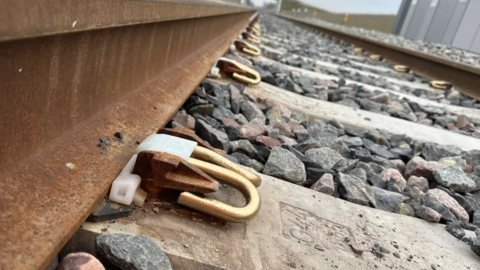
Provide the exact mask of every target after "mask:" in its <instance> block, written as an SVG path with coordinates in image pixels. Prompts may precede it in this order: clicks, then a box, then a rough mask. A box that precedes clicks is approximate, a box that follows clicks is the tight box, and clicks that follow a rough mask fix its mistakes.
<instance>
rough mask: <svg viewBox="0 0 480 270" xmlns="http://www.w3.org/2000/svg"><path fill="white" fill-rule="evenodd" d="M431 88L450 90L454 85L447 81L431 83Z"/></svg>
mask: <svg viewBox="0 0 480 270" xmlns="http://www.w3.org/2000/svg"><path fill="white" fill-rule="evenodd" d="M429 84H430V86H431V87H433V88H436V89H441V90H449V89H451V88H452V86H453V85H452V84H451V83H449V82H446V81H430V83H429Z"/></svg>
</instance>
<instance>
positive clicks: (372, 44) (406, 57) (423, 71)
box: [275, 14, 480, 100]
mask: <svg viewBox="0 0 480 270" xmlns="http://www.w3.org/2000/svg"><path fill="white" fill-rule="evenodd" d="M275 15H277V16H278V17H280V18H283V19H286V20H289V21H292V22H294V23H296V24H298V25H300V26H303V27H307V28H309V29H312V30H314V31H320V32H322V33H323V34H325V35H327V36H330V37H332V38H334V39H337V40H342V41H344V42H346V43H350V44H354V45H355V46H357V47H361V48H363V49H365V50H366V51H368V52H369V53H371V54H380V55H382V56H383V57H384V58H385V59H387V60H388V61H390V62H393V63H396V64H401V65H407V66H409V67H411V68H412V69H413V71H414V72H415V73H417V74H419V75H421V76H424V77H426V78H429V79H436V80H445V81H449V82H450V83H452V84H453V85H454V86H455V89H457V90H459V91H461V92H462V93H464V94H465V95H467V96H470V97H472V98H476V99H477V100H480V89H479V88H478V86H479V85H480V68H478V67H474V66H470V65H466V64H462V63H459V62H456V61H452V60H448V59H445V58H442V57H438V56H434V55H431V54H426V53H422V52H418V51H414V50H410V49H406V48H403V47H399V46H396V45H392V44H388V43H385V42H382V41H379V40H374V39H370V38H365V37H360V36H357V35H354V34H351V33H346V32H343V31H341V30H338V29H334V28H331V27H326V26H323V25H319V24H315V23H313V22H307V21H303V20H299V19H296V18H293V17H290V16H286V15H280V14H275Z"/></svg>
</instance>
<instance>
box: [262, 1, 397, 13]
mask: <svg viewBox="0 0 480 270" xmlns="http://www.w3.org/2000/svg"><path fill="white" fill-rule="evenodd" d="M253 2H254V3H255V4H257V5H260V6H262V5H263V3H265V2H271V1H268V0H253ZM301 2H303V3H306V4H309V5H312V6H316V7H319V8H322V9H326V10H328V11H331V12H337V13H338V12H340V13H343V12H348V13H375V14H396V13H397V11H398V7H399V6H400V3H401V2H402V0H302V1H301Z"/></svg>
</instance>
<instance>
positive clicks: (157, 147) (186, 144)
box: [136, 134, 197, 160]
mask: <svg viewBox="0 0 480 270" xmlns="http://www.w3.org/2000/svg"><path fill="white" fill-rule="evenodd" d="M196 146H197V142H194V141H189V140H185V139H182V138H178V137H174V136H170V135H166V134H152V135H150V136H148V137H147V138H146V139H145V140H143V142H142V143H141V144H140V145H139V146H138V147H137V150H136V153H137V154H138V153H140V152H142V151H146V150H152V151H158V152H164V153H169V154H172V155H175V156H178V157H181V158H183V159H184V160H188V159H189V158H190V156H191V155H192V153H193V150H194V149H195V147H196Z"/></svg>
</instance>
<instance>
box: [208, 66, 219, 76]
mask: <svg viewBox="0 0 480 270" xmlns="http://www.w3.org/2000/svg"><path fill="white" fill-rule="evenodd" d="M219 73H220V69H219V68H218V67H212V69H210V74H212V75H215V76H216V75H218V74H219Z"/></svg>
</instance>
